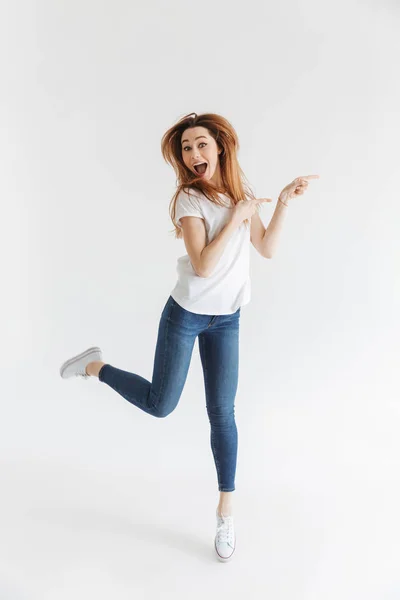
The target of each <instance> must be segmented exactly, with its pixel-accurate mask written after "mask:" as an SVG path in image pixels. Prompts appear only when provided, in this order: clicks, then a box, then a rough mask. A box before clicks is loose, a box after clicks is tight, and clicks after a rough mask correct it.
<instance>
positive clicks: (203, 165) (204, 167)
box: [194, 163, 207, 175]
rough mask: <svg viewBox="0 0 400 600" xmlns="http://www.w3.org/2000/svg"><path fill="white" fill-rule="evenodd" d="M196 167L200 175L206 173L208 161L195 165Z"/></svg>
mask: <svg viewBox="0 0 400 600" xmlns="http://www.w3.org/2000/svg"><path fill="white" fill-rule="evenodd" d="M194 169H195V171H196V173H198V174H199V175H204V173H205V172H206V170H207V163H201V164H199V165H195V166H194Z"/></svg>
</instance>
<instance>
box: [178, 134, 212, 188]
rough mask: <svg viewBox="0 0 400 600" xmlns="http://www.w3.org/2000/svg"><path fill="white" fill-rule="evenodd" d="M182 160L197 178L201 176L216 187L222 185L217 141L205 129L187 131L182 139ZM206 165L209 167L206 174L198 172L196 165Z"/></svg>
mask: <svg viewBox="0 0 400 600" xmlns="http://www.w3.org/2000/svg"><path fill="white" fill-rule="evenodd" d="M181 142H182V158H183V162H184V163H185V165H186V167H187V168H188V169H190V171H192V172H193V173H195V174H196V175H197V176H199V175H200V176H201V177H203V178H204V179H207V181H211V182H212V183H214V184H215V185H220V183H221V171H220V165H219V154H220V152H221V150H220V149H219V148H218V146H217V143H216V141H215V140H214V138H213V137H212V136H211V135H210V134H209V132H208V129H206V128H205V127H190V128H189V129H186V130H185V131H184V132H183V134H182V137H181ZM199 163H205V164H206V165H207V167H206V170H205V172H204V174H201V173H200V172H199V171H196V169H195V167H194V165H197V164H199Z"/></svg>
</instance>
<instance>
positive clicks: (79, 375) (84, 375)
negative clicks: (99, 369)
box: [75, 366, 90, 379]
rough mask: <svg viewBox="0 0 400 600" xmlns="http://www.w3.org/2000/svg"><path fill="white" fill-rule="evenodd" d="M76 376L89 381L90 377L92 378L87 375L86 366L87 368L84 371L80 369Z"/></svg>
mask: <svg viewBox="0 0 400 600" xmlns="http://www.w3.org/2000/svg"><path fill="white" fill-rule="evenodd" d="M75 376H76V377H83V378H84V379H87V378H88V377H90V375H88V374H87V373H86V366H85V367H83V369H80V370H79V371H77V372H76V373H75Z"/></svg>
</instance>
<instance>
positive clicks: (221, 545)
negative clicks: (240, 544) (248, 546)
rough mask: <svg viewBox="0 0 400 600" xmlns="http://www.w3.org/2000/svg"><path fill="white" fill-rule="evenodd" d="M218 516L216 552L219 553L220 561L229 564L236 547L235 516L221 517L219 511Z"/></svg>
mask: <svg viewBox="0 0 400 600" xmlns="http://www.w3.org/2000/svg"><path fill="white" fill-rule="evenodd" d="M216 515H217V533H216V535H215V541H214V545H215V551H216V553H217V557H218V560H220V561H221V562H227V561H228V560H230V559H231V558H232V555H233V553H234V552H235V547H236V535H235V528H234V525H233V516H232V515H230V516H226V517H225V516H222V517H221V516H220V515H219V514H218V509H217V511H216Z"/></svg>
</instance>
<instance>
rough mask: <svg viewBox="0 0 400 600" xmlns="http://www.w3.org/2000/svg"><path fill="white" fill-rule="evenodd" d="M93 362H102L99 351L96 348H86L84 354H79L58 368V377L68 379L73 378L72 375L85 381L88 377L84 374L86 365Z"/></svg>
mask: <svg viewBox="0 0 400 600" xmlns="http://www.w3.org/2000/svg"><path fill="white" fill-rule="evenodd" d="M95 360H101V361H103V358H102V354H101V350H100V348H97V346H95V347H93V348H88V349H87V350H85V351H84V352H81V354H78V355H77V356H73V357H72V358H69V359H68V360H66V361H65V363H63V364H62V365H61V367H60V375H61V377H62V378H63V379H68V377H73V376H74V375H75V376H76V377H82V378H83V379H87V378H88V377H90V375H88V374H87V373H86V365H88V364H89V363H90V362H94V361H95Z"/></svg>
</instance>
